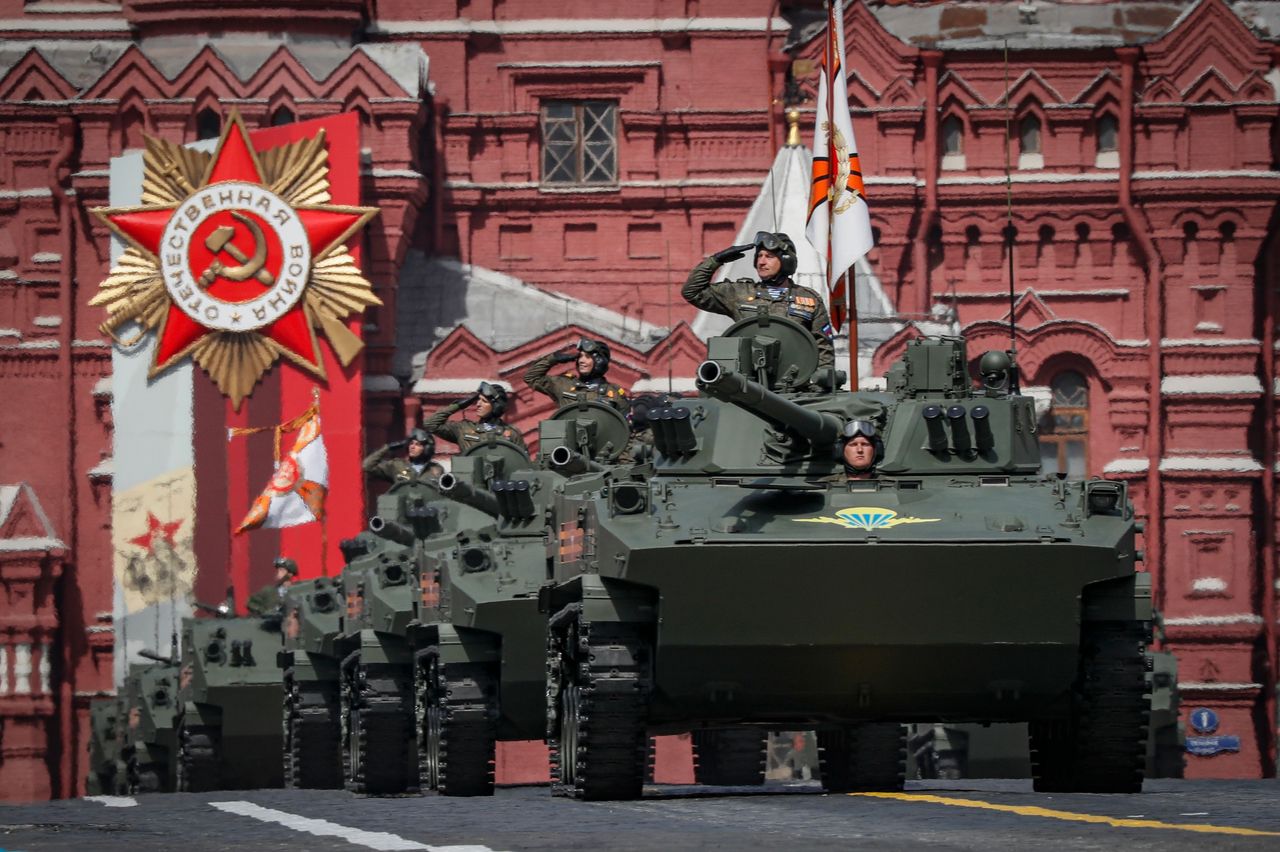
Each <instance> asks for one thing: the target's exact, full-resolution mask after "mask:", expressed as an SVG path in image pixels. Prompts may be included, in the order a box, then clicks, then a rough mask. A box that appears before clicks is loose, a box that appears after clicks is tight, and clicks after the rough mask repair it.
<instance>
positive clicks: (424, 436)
mask: <svg viewBox="0 0 1280 852" xmlns="http://www.w3.org/2000/svg"><path fill="white" fill-rule="evenodd" d="M409 440H410V441H417V442H418V443H419V444H421V445H422V449H423V451H424V452H425V453H426V456H427V458H431V457H432V456H433V455H435V452H436V439H435V438H433V437H432V436H431V433H430V432H428V431H427V430H426V429H414V430H413V431H412V432H410V433H409Z"/></svg>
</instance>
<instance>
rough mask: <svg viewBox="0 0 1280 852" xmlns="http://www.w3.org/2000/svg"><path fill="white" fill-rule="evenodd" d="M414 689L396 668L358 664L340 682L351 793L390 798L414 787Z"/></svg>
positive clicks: (345, 776)
mask: <svg viewBox="0 0 1280 852" xmlns="http://www.w3.org/2000/svg"><path fill="white" fill-rule="evenodd" d="M412 695H413V689H412V685H411V684H410V682H409V679H408V677H406V676H405V673H402V672H400V671H399V667H396V666H388V665H381V664H376V665H375V664H369V665H366V664H364V663H361V662H358V661H357V662H356V663H355V665H353V666H351V667H350V668H349V670H348V671H347V673H346V674H345V675H344V679H343V690H342V720H343V728H342V736H343V742H344V746H345V748H344V750H343V751H344V755H345V760H344V765H343V781H344V783H345V786H346V788H347V789H348V790H350V791H351V792H353V793H367V794H370V795H393V794H396V793H404V792H406V791H408V790H410V789H411V788H416V787H417V785H418V779H417V763H418V761H417V754H416V751H415V743H414V739H413V736H414V725H413V701H412Z"/></svg>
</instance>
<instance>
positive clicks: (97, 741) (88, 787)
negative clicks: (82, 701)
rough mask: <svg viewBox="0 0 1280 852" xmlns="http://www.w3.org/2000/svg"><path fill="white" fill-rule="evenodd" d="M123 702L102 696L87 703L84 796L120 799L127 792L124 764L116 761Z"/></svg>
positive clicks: (115, 698)
mask: <svg viewBox="0 0 1280 852" xmlns="http://www.w3.org/2000/svg"><path fill="white" fill-rule="evenodd" d="M123 714H124V702H123V701H122V700H121V699H120V698H118V697H117V696H115V695H104V696H100V697H97V698H94V699H92V700H91V701H90V702H89V771H88V773H87V774H86V776H85V795H88V796H104V795H105V796H122V795H125V794H126V793H128V792H129V790H128V782H127V780H126V772H127V770H126V768H125V765H124V761H122V760H121V759H120V740H121V738H122V737H123V735H124V734H123V731H122V719H121V717H122V716H123Z"/></svg>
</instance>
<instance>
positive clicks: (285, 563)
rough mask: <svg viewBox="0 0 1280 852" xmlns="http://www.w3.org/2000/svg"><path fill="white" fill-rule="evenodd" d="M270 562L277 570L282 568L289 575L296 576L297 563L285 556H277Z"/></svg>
mask: <svg viewBox="0 0 1280 852" xmlns="http://www.w3.org/2000/svg"><path fill="white" fill-rule="evenodd" d="M272 564H274V565H275V567H276V570H277V571H280V570H283V571H284V572H285V573H286V574H288V575H289V576H290V577H296V576H298V563H297V562H294V561H293V560H292V559H290V558H289V557H287V556H277V557H276V558H275V562H273V563H272Z"/></svg>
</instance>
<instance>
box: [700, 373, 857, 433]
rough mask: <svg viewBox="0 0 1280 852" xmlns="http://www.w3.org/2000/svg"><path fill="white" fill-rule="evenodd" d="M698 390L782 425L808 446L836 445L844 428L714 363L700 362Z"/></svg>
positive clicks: (829, 416)
mask: <svg viewBox="0 0 1280 852" xmlns="http://www.w3.org/2000/svg"><path fill="white" fill-rule="evenodd" d="M698 387H700V388H702V389H703V390H705V391H706V392H707V393H708V394H709V395H711V396H713V397H715V398H716V399H719V400H722V401H724V402H728V403H732V404H733V405H736V406H738V407H739V408H743V409H746V410H747V411H750V412H751V413H752V414H755V415H758V416H760V417H763V418H765V419H766V420H770V421H772V422H774V423H780V424H782V425H783V426H785V427H786V428H788V429H790V430H792V431H793V432H795V433H797V434H799V435H800V436H801V437H803V438H804V439H805V440H807V441H808V442H809V443H811V444H833V443H835V441H836V438H838V437H840V430H841V429H842V428H843V426H844V424H843V423H841V422H840V418H838V417H836V416H835V415H833V414H827V413H825V412H822V411H814V410H813V409H810V408H805V407H804V406H803V405H797V404H796V403H794V402H792V401H791V400H789V399H786V398H785V397H782V396H779V395H778V394H776V393H774V392H773V391H771V390H769V389H768V388H766V387H765V386H764V385H762V384H760V383H759V382H753V381H752V380H751V379H748V378H747V377H746V376H742V375H739V374H738V373H735V372H733V371H732V370H728V369H726V368H725V367H723V366H721V365H720V364H719V363H717V362H716V361H703V362H702V363H701V364H700V365H699V366H698Z"/></svg>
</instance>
